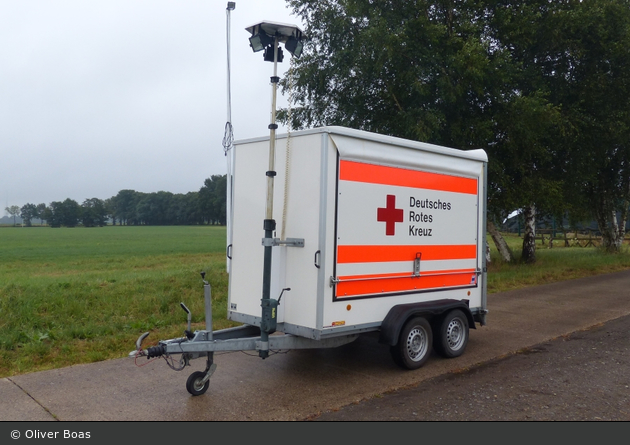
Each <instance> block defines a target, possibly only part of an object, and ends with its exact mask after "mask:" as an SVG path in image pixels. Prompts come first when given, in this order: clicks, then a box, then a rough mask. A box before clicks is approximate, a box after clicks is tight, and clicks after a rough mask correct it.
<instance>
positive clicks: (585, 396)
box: [314, 316, 630, 421]
mask: <svg viewBox="0 0 630 445" xmlns="http://www.w3.org/2000/svg"><path fill="white" fill-rule="evenodd" d="M314 420H318V421H418V420H421V421H444V420H447V421H630V316H624V317H620V318H618V319H616V320H613V321H609V322H607V323H604V324H598V325H596V326H594V327H592V328H590V329H587V330H584V331H578V332H574V333H573V334H570V335H566V336H562V337H559V338H556V339H554V340H550V341H547V342H544V343H541V344H538V345H535V346H532V347H530V348H526V349H524V350H522V351H520V352H518V353H516V354H515V355H510V356H509V357H506V358H501V359H496V360H492V361H490V362H488V363H484V364H481V365H479V366H476V367H474V368H472V369H470V370H466V371H458V372H451V373H448V374H444V375H441V376H438V377H435V378H433V379H430V380H426V381H424V382H422V383H420V384H418V385H416V386H414V387H412V388H408V389H401V390H396V391H393V392H391V393H388V394H383V395H381V396H378V397H374V398H372V399H369V400H365V401H362V402H360V403H357V404H352V405H349V406H346V407H343V408H341V409H340V410H336V411H328V412H325V413H323V414H322V415H320V416H318V417H317V418H315V419H314Z"/></svg>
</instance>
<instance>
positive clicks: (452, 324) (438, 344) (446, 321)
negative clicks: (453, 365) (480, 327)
mask: <svg viewBox="0 0 630 445" xmlns="http://www.w3.org/2000/svg"><path fill="white" fill-rule="evenodd" d="M468 328H469V326H468V318H466V315H465V314H464V313H463V312H462V311H460V310H458V309H455V310H453V311H450V312H449V313H447V314H446V316H445V317H444V318H443V319H442V321H441V322H440V324H439V326H438V328H437V333H436V334H437V335H436V336H435V342H434V344H433V347H434V349H435V351H436V352H437V353H438V354H440V355H441V356H443V357H446V358H454V357H459V356H460V355H462V354H463V353H464V350H465V349H466V345H467V344H468Z"/></svg>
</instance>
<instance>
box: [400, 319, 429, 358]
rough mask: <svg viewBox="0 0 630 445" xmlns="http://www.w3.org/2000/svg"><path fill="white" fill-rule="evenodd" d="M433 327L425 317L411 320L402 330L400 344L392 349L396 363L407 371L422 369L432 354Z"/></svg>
mask: <svg viewBox="0 0 630 445" xmlns="http://www.w3.org/2000/svg"><path fill="white" fill-rule="evenodd" d="M432 336H433V334H432V332H431V325H430V324H429V322H428V321H427V320H426V319H425V318H423V317H415V318H412V319H411V320H409V321H408V322H407V323H405V325H404V326H403V328H402V331H401V332H400V337H399V338H398V343H397V344H396V345H394V346H392V347H391V348H390V352H391V354H392V358H393V359H394V362H395V363H396V364H397V365H398V366H400V367H401V368H405V369H418V368H420V367H422V366H423V365H424V364H425V363H426V362H427V360H428V359H429V355H430V354H431V344H432Z"/></svg>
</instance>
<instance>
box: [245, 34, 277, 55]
mask: <svg viewBox="0 0 630 445" xmlns="http://www.w3.org/2000/svg"><path fill="white" fill-rule="evenodd" d="M271 44H273V37H271V36H269V35H267V33H266V32H265V31H259V32H257V33H256V34H254V35H252V36H251V37H250V38H249V46H251V47H252V50H253V51H254V52H255V53H257V52H258V51H262V50H263V49H265V47H266V46H269V45H271Z"/></svg>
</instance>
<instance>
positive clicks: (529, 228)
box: [521, 205, 536, 264]
mask: <svg viewBox="0 0 630 445" xmlns="http://www.w3.org/2000/svg"><path fill="white" fill-rule="evenodd" d="M523 218H524V219H525V234H524V236H523V254H522V256H521V261H523V262H524V263H529V264H533V263H535V262H536V207H534V205H529V206H526V207H524V208H523Z"/></svg>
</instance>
